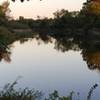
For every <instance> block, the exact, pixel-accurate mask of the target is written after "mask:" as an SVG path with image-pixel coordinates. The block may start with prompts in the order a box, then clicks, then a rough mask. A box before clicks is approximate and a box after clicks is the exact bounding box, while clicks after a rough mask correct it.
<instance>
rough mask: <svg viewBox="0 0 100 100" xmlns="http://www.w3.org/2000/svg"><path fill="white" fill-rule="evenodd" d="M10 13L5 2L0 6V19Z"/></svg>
mask: <svg viewBox="0 0 100 100" xmlns="http://www.w3.org/2000/svg"><path fill="white" fill-rule="evenodd" d="M9 12H10V9H9V2H8V1H5V2H3V3H2V4H1V5H0V17H4V18H6V17H7V16H8V14H9Z"/></svg>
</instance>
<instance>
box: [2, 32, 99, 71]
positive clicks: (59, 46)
mask: <svg viewBox="0 0 100 100" xmlns="http://www.w3.org/2000/svg"><path fill="white" fill-rule="evenodd" d="M34 38H35V39H36V40H37V41H38V44H39V45H40V44H41V42H44V43H46V44H48V43H54V48H55V49H56V50H58V51H61V52H67V51H69V50H73V51H81V54H82V57H83V60H84V61H85V62H86V63H87V66H88V68H89V69H90V70H95V69H96V70H99V71H100V45H99V39H98V38H95V37H92V36H91V37H90V36H88V35H87V36H80V35H74V34H70V35H69V34H67V35H66V34H64V33H58V35H57V34H54V33H47V31H44V30H39V31H37V32H34V33H23V34H17V33H15V34H13V35H12V34H11V35H8V36H7V35H5V34H4V36H1V37H0V61H2V60H3V59H4V60H5V61H6V62H11V57H10V56H11V50H10V48H11V47H12V44H13V43H14V42H15V41H20V43H21V44H23V43H24V42H26V41H28V40H29V39H34ZM88 40H89V41H88Z"/></svg>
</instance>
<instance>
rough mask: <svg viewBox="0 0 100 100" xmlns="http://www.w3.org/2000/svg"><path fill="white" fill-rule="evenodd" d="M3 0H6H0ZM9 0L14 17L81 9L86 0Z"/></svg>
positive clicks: (32, 16)
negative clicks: (14, 0) (13, 0)
mask: <svg viewBox="0 0 100 100" xmlns="http://www.w3.org/2000/svg"><path fill="white" fill-rule="evenodd" d="M2 1H4V0H1V1H0V2H2ZM5 1H6V0H5ZM8 1H10V9H11V16H13V17H14V18H18V17H19V16H24V17H25V18H37V16H41V17H42V18H43V17H53V13H54V12H55V11H57V10H60V9H67V10H69V11H73V10H74V11H77V10H80V9H81V7H82V4H83V2H85V0H42V1H40V0H30V1H27V0H25V2H24V3H21V2H20V0H16V2H15V3H13V2H12V1H11V0H8Z"/></svg>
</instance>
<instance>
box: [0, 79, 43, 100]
mask: <svg viewBox="0 0 100 100" xmlns="http://www.w3.org/2000/svg"><path fill="white" fill-rule="evenodd" d="M16 84H17V81H14V82H13V83H12V84H10V83H8V84H6V85H5V86H4V88H3V90H1V91H0V100H38V99H40V98H41V96H42V93H41V92H39V91H35V90H34V89H29V88H25V89H18V90H17V89H15V86H16Z"/></svg>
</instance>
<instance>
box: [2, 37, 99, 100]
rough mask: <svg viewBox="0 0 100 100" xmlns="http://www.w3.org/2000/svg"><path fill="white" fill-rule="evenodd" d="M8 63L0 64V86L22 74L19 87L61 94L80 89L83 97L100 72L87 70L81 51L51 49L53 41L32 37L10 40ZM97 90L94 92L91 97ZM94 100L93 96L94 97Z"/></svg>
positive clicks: (97, 92) (96, 95)
mask: <svg viewBox="0 0 100 100" xmlns="http://www.w3.org/2000/svg"><path fill="white" fill-rule="evenodd" d="M11 52H12V54H11V59H12V61H11V63H5V62H4V61H2V62H1V63H0V79H1V82H0V83H1V87H2V86H3V85H4V84H5V83H8V82H11V81H13V80H15V79H16V77H18V76H22V79H21V80H20V81H19V85H18V86H19V87H22V88H23V87H27V86H28V87H30V88H35V89H39V90H42V91H44V92H46V93H48V92H50V91H53V90H55V89H56V90H59V91H60V92H61V94H64V95H65V94H67V93H69V92H71V91H72V90H73V91H76V92H80V93H81V95H82V96H84V95H85V96H87V93H88V91H89V89H90V87H91V86H92V85H93V84H95V83H100V73H97V71H91V70H89V69H88V67H87V64H86V62H85V61H83V58H82V55H81V51H72V50H70V51H68V52H65V53H63V52H61V51H57V50H55V49H54V44H51V43H48V44H45V43H41V45H38V43H37V41H36V40H35V39H33V40H31V41H30V40H29V41H28V42H25V43H24V44H20V42H15V43H13V47H12V48H11ZM99 93H100V89H99V88H98V89H97V90H96V92H95V96H94V97H95V98H100V96H99V95H98V94H99ZM96 100H97V99H96Z"/></svg>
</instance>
